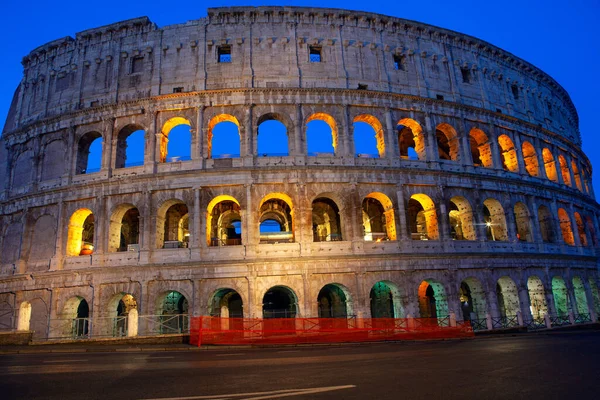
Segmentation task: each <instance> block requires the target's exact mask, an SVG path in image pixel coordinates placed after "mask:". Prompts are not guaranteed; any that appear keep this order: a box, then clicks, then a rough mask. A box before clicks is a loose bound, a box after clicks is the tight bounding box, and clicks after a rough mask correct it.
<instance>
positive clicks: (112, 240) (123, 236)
mask: <svg viewBox="0 0 600 400" xmlns="http://www.w3.org/2000/svg"><path fill="white" fill-rule="evenodd" d="M139 218H140V213H139V211H138V209H137V208H136V207H135V206H133V205H132V204H121V205H119V206H118V207H117V208H116V209H115V211H114V212H113V214H112V217H111V219H110V227H109V239H108V251H109V252H116V251H139V249H140V248H139V236H140V225H139Z"/></svg>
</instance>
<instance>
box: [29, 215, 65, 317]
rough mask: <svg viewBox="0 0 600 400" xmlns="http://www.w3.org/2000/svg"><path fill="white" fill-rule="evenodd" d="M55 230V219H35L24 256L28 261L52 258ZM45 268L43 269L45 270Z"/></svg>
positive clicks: (43, 216)
mask: <svg viewBox="0 0 600 400" xmlns="http://www.w3.org/2000/svg"><path fill="white" fill-rule="evenodd" d="M56 229H57V227H56V219H55V218H54V216H52V215H48V214H44V215H42V216H40V217H39V218H37V219H36V221H35V223H34V224H33V227H32V229H31V236H30V239H29V254H28V256H26V257H27V258H28V259H29V260H44V261H47V260H48V259H50V258H51V257H53V256H54V254H55V252H56V248H55V247H54V246H55V241H56ZM25 254H27V253H25ZM47 268H48V267H45V269H47ZM34 311H35V310H34Z"/></svg>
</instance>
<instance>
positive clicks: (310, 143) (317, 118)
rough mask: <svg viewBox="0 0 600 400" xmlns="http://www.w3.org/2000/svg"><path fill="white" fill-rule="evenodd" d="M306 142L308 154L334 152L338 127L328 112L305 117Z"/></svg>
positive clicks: (336, 144) (336, 146)
mask: <svg viewBox="0 0 600 400" xmlns="http://www.w3.org/2000/svg"><path fill="white" fill-rule="evenodd" d="M306 142H307V150H308V155H309V156H316V155H319V154H332V155H333V154H335V152H336V151H337V148H338V128H337V124H336V122H335V119H333V117H332V116H331V115H329V114H325V113H315V114H313V115H311V116H310V117H308V118H307V119H306Z"/></svg>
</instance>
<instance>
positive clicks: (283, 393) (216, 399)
mask: <svg viewBox="0 0 600 400" xmlns="http://www.w3.org/2000/svg"><path fill="white" fill-rule="evenodd" d="M355 387H356V385H345V386H325V387H320V388H308V389H286V390H274V391H271V392H254V393H235V394H221V395H212V396H190V397H162V398H156V399H141V400H228V399H232V398H243V399H244V400H264V399H276V398H280V397H290V396H303V395H307V394H313V393H324V392H332V391H334V390H342V389H351V388H355ZM248 396H251V397H248Z"/></svg>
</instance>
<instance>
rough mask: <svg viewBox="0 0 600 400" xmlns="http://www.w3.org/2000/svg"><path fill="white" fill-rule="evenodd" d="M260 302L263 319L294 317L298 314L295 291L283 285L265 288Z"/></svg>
mask: <svg viewBox="0 0 600 400" xmlns="http://www.w3.org/2000/svg"><path fill="white" fill-rule="evenodd" d="M262 304H263V319H271V318H296V315H297V314H298V299H297V297H296V293H294V291H293V290H292V289H290V288H288V287H285V286H274V287H272V288H270V289H269V290H267V291H266V293H265V295H264V296H263V301H262ZM291 328H292V329H294V328H293V327H291Z"/></svg>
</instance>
